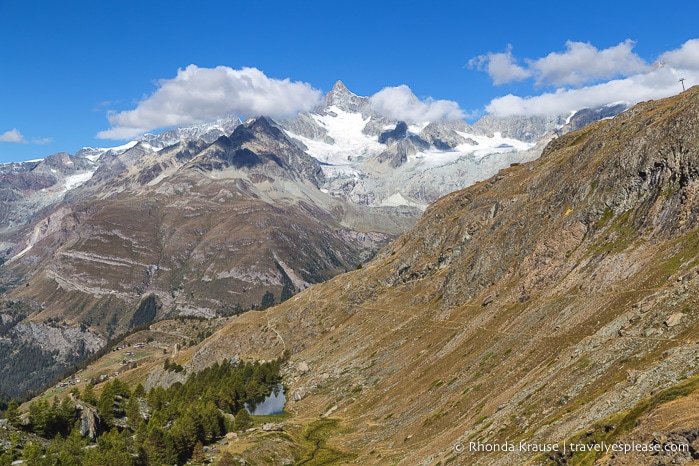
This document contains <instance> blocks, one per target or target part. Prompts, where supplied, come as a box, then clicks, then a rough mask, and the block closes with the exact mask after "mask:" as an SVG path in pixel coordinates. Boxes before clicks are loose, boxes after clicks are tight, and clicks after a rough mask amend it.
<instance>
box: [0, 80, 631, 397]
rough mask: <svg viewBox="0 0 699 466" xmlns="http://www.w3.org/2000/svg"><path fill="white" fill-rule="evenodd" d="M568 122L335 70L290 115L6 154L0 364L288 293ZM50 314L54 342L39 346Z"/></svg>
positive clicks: (74, 352) (370, 247)
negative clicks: (392, 100)
mask: <svg viewBox="0 0 699 466" xmlns="http://www.w3.org/2000/svg"><path fill="white" fill-rule="evenodd" d="M618 110H620V109H617V110H607V111H606V113H605V112H601V113H600V112H597V113H595V112H594V111H589V112H587V114H586V115H587V116H586V117H585V118H586V119H584V121H585V122H587V121H589V120H590V119H594V118H597V117H599V118H602V117H606V116H608V115H609V114H612V113H613V112H614V111H618ZM566 121H567V124H568V127H567V128H568V129H572V128H573V127H574V126H575V124H577V123H576V121H578V120H576V119H575V118H570V119H568V120H566V119H565V118H563V117H558V116H554V117H540V118H539V117H537V118H517V119H497V118H491V117H487V118H484V119H483V120H481V121H480V122H478V123H476V124H474V125H473V126H470V125H468V124H467V123H465V122H464V121H441V122H436V123H429V124H427V123H425V124H421V125H415V124H407V123H406V122H401V121H396V120H391V119H388V118H386V117H384V116H382V115H380V114H379V113H377V112H376V111H375V110H374V109H373V107H372V104H371V100H370V99H369V98H367V97H360V96H357V95H355V94H353V93H351V92H350V91H349V90H348V89H347V88H346V87H345V86H344V85H343V84H342V83H341V82H338V83H337V84H336V85H335V87H334V88H333V90H332V91H331V92H329V93H328V94H327V95H326V96H325V97H324V99H323V101H322V102H321V103H320V104H319V105H318V107H317V108H316V109H314V110H313V111H312V112H309V113H304V114H301V115H299V116H298V117H297V118H295V119H293V120H288V121H279V122H275V121H272V120H271V119H268V118H265V117H259V118H254V119H250V120H249V121H246V122H245V123H242V122H241V121H240V120H238V119H235V118H230V119H222V120H219V121H217V122H213V123H210V124H206V125H199V126H194V127H190V128H178V129H174V130H171V131H166V132H164V133H162V134H159V135H145V136H142V137H141V138H139V139H138V140H136V141H132V142H130V143H128V144H125V145H123V146H120V147H115V148H108V149H100V148H85V149H83V150H81V151H79V152H78V153H77V154H76V155H75V156H71V155H69V154H55V155H52V156H49V157H47V158H46V159H44V160H42V161H35V162H27V163H22V164H6V165H2V166H0V196H2V197H3V198H4V200H5V201H6V202H4V203H3V205H2V207H0V217H1V218H2V223H0V261H1V262H2V263H0V291H2V292H3V296H2V303H3V304H2V305H3V306H4V308H5V309H8V311H6V312H5V313H4V314H3V316H4V317H3V322H6V323H7V325H6V328H5V330H4V334H3V336H4V337H5V338H6V339H5V340H3V341H4V342H5V343H6V344H4V345H2V344H0V348H4V349H3V350H2V353H0V356H2V360H3V361H5V366H2V365H1V364H0V370H10V368H13V369H12V370H14V371H15V372H17V371H19V373H22V369H18V366H17V365H16V364H15V363H17V364H20V366H21V364H22V363H21V358H20V353H18V352H14V350H13V349H12V348H15V347H17V346H18V345H20V344H21V345H25V346H26V348H28V349H29V348H30V349H31V351H33V354H36V355H37V356H36V358H33V359H36V360H37V361H38V360H39V359H41V357H40V355H41V354H44V355H45V358H44V359H43V360H42V362H41V363H40V364H39V366H37V367H35V368H33V369H32V371H33V373H34V374H35V375H36V377H33V376H32V377H30V378H29V379H31V380H32V382H31V383H26V384H24V385H22V386H21V387H20V386H18V385H17V384H10V385H9V389H11V390H14V392H13V395H16V394H18V393H19V391H22V390H26V389H28V388H32V387H36V386H37V383H39V381H40V380H41V378H42V377H41V375H40V374H42V373H43V374H45V376H44V379H45V378H47V377H50V376H51V375H52V374H54V373H55V372H56V371H57V370H59V368H61V367H65V366H67V365H69V364H71V363H73V362H75V361H78V360H80V359H82V358H83V357H85V355H86V354H89V353H91V352H93V351H94V350H95V349H96V348H99V347H100V346H102V345H103V344H104V342H105V341H106V339H108V338H111V337H113V336H114V335H116V334H119V333H121V332H123V331H126V330H127V329H129V328H132V327H134V326H138V325H140V324H143V323H147V322H150V321H152V320H153V319H159V318H162V317H163V316H175V315H197V316H206V317H211V316H214V315H230V314H235V313H238V312H240V311H243V310H247V309H250V308H260V307H266V306H269V305H271V304H274V303H278V302H280V301H283V300H285V299H287V298H288V297H290V296H292V295H293V294H295V293H296V292H298V291H300V290H302V289H304V288H306V287H308V286H309V285H310V284H313V283H318V282H321V281H324V280H327V279H329V278H331V277H333V276H335V275H336V274H338V273H341V272H345V271H347V270H351V269H354V268H355V267H356V266H357V264H359V263H362V262H365V261H366V260H368V259H369V258H370V257H372V256H373V254H374V253H375V252H376V251H377V250H378V248H379V247H381V246H382V245H385V244H386V243H387V242H388V240H389V239H391V238H395V237H396V236H397V235H398V234H400V233H403V232H404V231H406V230H407V229H408V228H409V227H410V226H412V225H413V224H414V222H415V221H416V219H417V218H418V216H419V215H420V213H421V211H422V209H424V208H425V206H426V205H427V204H428V203H430V202H432V201H434V200H436V199H437V198H439V197H440V196H442V195H444V194H447V193H449V192H452V191H454V190H457V189H461V188H463V187H465V186H468V185H470V184H472V183H474V182H476V181H478V180H481V179H484V178H486V177H487V176H489V175H490V174H492V173H495V172H496V171H497V170H499V169H501V168H503V167H507V166H509V165H510V164H512V163H519V162H522V161H526V160H531V159H532V158H535V157H537V156H538V155H539V154H540V153H541V150H542V148H543V146H544V142H545V141H546V140H548V138H550V137H551V134H552V130H553V129H556V128H558V127H560V126H561V125H563V124H564V123H566ZM580 121H582V120H580ZM13 309H15V310H16V309H19V310H18V311H17V312H14V311H11V310H13ZM54 330H56V331H58V333H59V334H60V339H61V341H62V343H61V344H56V345H54V344H53V343H48V344H46V343H45V342H46V341H48V342H56V341H57V340H56V339H55V338H48V339H47V338H45V337H46V335H48V334H49V333H51V332H54ZM54 333H55V332H54ZM13 358H19V359H17V360H15V359H13ZM12 361H14V362H12ZM2 367H4V368H5V369H3V368H2ZM4 388H6V387H4V386H3V384H2V383H0V391H2V390H3V389H4ZM18 390H19V391H18Z"/></svg>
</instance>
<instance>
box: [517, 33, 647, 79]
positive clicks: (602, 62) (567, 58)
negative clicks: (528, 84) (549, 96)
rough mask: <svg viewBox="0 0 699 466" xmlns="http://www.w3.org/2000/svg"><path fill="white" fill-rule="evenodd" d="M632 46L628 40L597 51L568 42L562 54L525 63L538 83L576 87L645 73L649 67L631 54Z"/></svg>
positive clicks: (549, 55) (583, 45)
mask: <svg viewBox="0 0 699 466" xmlns="http://www.w3.org/2000/svg"><path fill="white" fill-rule="evenodd" d="M635 45H636V43H635V42H634V41H632V40H628V39H627V40H626V41H624V42H621V43H620V44H618V45H615V46H614V47H609V48H608V49H604V50H598V49H597V48H596V47H594V46H593V45H591V44H588V43H584V42H573V41H568V42H566V51H565V52H563V53H556V52H552V53H550V54H548V55H547V56H545V57H544V58H539V59H538V60H528V63H529V67H530V69H531V70H532V71H533V74H534V75H535V76H536V82H537V84H544V85H548V84H551V85H554V86H568V85H572V86H579V85H582V84H586V83H591V82H594V81H598V80H600V79H611V78H615V77H619V76H630V75H633V74H635V73H640V72H643V71H646V70H648V68H649V65H648V64H647V63H646V62H645V61H644V60H643V59H642V58H641V57H639V56H638V55H636V54H635V53H633V47H634V46H635Z"/></svg>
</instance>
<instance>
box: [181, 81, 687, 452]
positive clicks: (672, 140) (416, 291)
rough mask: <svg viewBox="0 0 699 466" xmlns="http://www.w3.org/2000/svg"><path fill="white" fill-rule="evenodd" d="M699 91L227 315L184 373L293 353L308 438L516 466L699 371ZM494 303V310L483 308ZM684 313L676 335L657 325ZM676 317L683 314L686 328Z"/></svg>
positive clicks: (453, 199) (454, 200)
mask: <svg viewBox="0 0 699 466" xmlns="http://www.w3.org/2000/svg"><path fill="white" fill-rule="evenodd" d="M698 99H699V90H698V89H697V88H693V89H691V90H689V91H687V92H686V93H683V94H682V95H680V96H676V97H672V98H669V99H664V100H661V101H655V102H647V103H644V104H640V105H639V106H637V107H635V108H634V109H632V110H630V111H628V112H625V113H624V114H622V115H620V116H618V117H617V118H615V119H613V120H611V121H603V122H599V123H597V124H594V125H592V126H589V127H586V128H584V129H583V130H580V131H578V132H575V133H571V134H569V135H566V136H564V137H562V138H559V139H557V140H555V141H553V142H552V143H551V145H550V146H549V148H548V149H547V150H546V151H545V152H544V154H543V155H542V157H541V159H540V160H537V161H535V162H532V163H530V164H527V165H523V166H517V167H512V168H510V169H507V170H503V171H501V172H500V173H499V174H498V175H497V176H495V177H494V178H492V179H490V180H487V181H485V182H482V183H479V184H477V185H475V186H473V187H471V188H468V189H466V190H463V191H459V192H457V193H454V194H451V195H449V196H446V197H445V198H443V199H441V200H440V201H438V202H437V203H435V204H434V205H433V206H432V207H431V208H429V209H428V210H427V211H426V212H425V215H424V216H423V217H422V219H421V220H420V222H419V223H418V225H417V226H416V227H415V228H414V229H413V230H411V231H410V232H409V233H407V234H405V235H403V236H402V237H401V238H399V239H398V240H397V241H395V242H394V243H392V244H391V245H389V246H388V247H387V248H385V249H384V250H383V251H382V252H381V253H380V254H379V256H378V257H377V259H376V260H374V261H373V262H372V264H371V265H370V266H369V267H366V268H365V269H363V270H360V271H356V272H351V273H349V274H345V275H342V276H340V277H337V278H335V279H333V280H331V281H330V282H328V283H324V284H321V285H317V286H314V287H312V288H311V289H309V290H306V291H304V292H303V293H301V294H299V295H298V296H296V297H294V298H293V299H291V300H290V301H288V302H287V303H284V304H282V305H280V306H277V307H275V308H274V309H271V310H269V311H268V312H267V313H257V312H253V313H247V314H245V315H243V316H241V317H239V318H236V319H235V320H234V322H233V323H231V324H230V325H229V326H228V327H227V328H225V329H224V330H222V331H221V332H219V333H218V334H217V335H216V336H214V337H213V338H212V339H211V340H209V341H208V342H207V343H206V345H205V346H204V347H202V348H201V349H199V350H198V352H196V353H195V354H194V355H193V359H192V361H193V364H195V365H204V364H207V363H209V362H211V361H213V359H218V358H223V357H231V356H236V355H256V356H258V357H271V356H275V355H279V354H281V352H282V351H283V349H285V348H286V349H290V350H291V351H292V354H293V356H292V359H293V360H294V361H304V362H306V363H308V365H309V366H310V369H311V370H310V372H309V373H306V374H302V373H300V372H298V371H291V372H290V373H289V374H288V377H287V383H288V384H289V385H290V387H291V389H292V391H294V392H296V393H298V394H299V395H300V396H302V397H303V399H302V400H301V401H299V402H296V403H291V405H290V409H292V410H293V411H294V412H296V413H297V416H298V417H299V419H306V420H308V421H309V422H310V421H311V420H313V419H315V418H316V417H317V416H319V415H321V414H322V413H324V412H326V411H327V410H328V409H329V408H330V407H331V406H333V405H336V406H337V409H336V410H335V411H334V413H333V414H332V416H334V417H337V418H339V419H340V420H341V421H342V425H343V426H344V427H345V428H346V429H347V433H345V434H343V435H341V436H339V437H337V438H335V439H334V444H335V446H336V447H338V448H340V449H344V450H347V451H352V452H355V453H357V454H358V455H359V456H358V459H357V460H356V461H357V462H358V463H361V464H389V463H393V462H398V463H399V464H436V463H437V462H438V461H442V462H443V464H445V463H446V462H447V461H451V462H452V463H453V464H520V463H522V462H525V461H527V459H532V458H534V457H535V456H536V455H535V454H534V453H531V452H529V453H527V452H514V453H506V454H505V453H482V452H469V451H468V450H467V451H466V452H465V453H463V454H461V455H458V456H456V455H455V454H454V452H453V447H452V446H453V444H454V443H455V442H466V443H467V442H468V441H476V440H480V441H483V442H503V441H505V440H508V441H519V440H528V441H537V442H545V443H555V442H560V441H563V440H564V439H566V438H567V437H569V436H570V435H572V434H573V433H575V432H577V431H578V430H580V429H583V428H584V427H585V426H587V425H589V424H591V423H593V422H594V421H596V420H598V419H601V418H602V417H604V416H607V415H610V414H612V413H615V412H618V411H620V410H624V409H628V408H630V407H631V406H633V405H634V404H635V403H636V402H638V401H639V400H641V399H642V398H644V397H645V396H648V395H649V394H650V393H651V392H652V391H653V390H657V389H658V388H660V387H663V386H668V385H671V384H673V383H676V382H677V381H679V380H681V379H682V378H683V377H687V376H689V375H692V374H694V373H695V372H696V366H695V363H694V354H695V352H696V345H695V343H694V342H695V341H696V340H697V337H698V336H699V335H698V334H697V333H698V332H697V330H696V325H695V324H696V321H697V318H698V315H697V312H696V310H695V303H694V298H695V295H696V294H697V292H698V291H699V288H698V287H699V281H698V280H697V278H696V277H697V273H696V272H697V268H698V266H699V264H698V263H697V252H699V230H697V229H696V225H697V222H696V220H697V212H698V206H699V203H698V202H697V199H696V192H695V191H696V190H695V188H696V186H697V177H698V173H697V170H696V167H697V163H698V162H699V159H698V157H699V153H698V149H697V148H698V147H699V144H697V134H699V132H698V131H697V129H699V101H698ZM484 303H487V305H484ZM673 314H679V315H681V316H682V317H681V318H679V323H676V324H675V323H674V321H671V324H672V325H668V324H666V323H665V322H668V321H667V318H668V317H669V316H670V315H673ZM675 319H676V318H675Z"/></svg>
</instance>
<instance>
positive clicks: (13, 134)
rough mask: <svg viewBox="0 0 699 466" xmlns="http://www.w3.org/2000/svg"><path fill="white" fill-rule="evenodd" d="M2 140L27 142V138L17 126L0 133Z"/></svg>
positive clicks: (0, 140) (0, 139)
mask: <svg viewBox="0 0 699 466" xmlns="http://www.w3.org/2000/svg"><path fill="white" fill-rule="evenodd" d="M0 142H15V143H19V144H26V143H27V140H26V139H25V138H24V136H22V134H21V133H20V132H19V131H17V128H13V129H11V130H9V131H5V132H4V133H2V134H0Z"/></svg>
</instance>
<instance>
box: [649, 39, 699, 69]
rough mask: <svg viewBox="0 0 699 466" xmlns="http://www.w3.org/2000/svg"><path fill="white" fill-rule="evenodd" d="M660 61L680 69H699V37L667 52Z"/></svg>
mask: <svg viewBox="0 0 699 466" xmlns="http://www.w3.org/2000/svg"><path fill="white" fill-rule="evenodd" d="M658 62H660V63H664V64H666V65H669V66H672V67H674V68H678V69H686V70H699V39H691V40H688V41H687V42H685V43H684V44H682V46H681V47H680V48H679V49H676V50H670V51H669V52H665V53H664V54H662V55H661V56H660V58H659V59H658Z"/></svg>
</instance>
